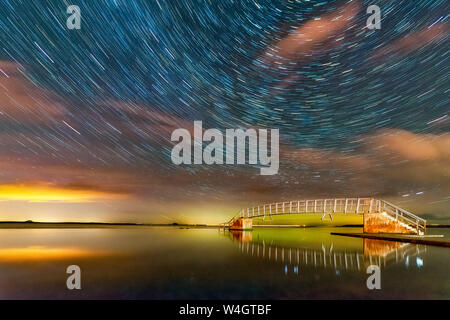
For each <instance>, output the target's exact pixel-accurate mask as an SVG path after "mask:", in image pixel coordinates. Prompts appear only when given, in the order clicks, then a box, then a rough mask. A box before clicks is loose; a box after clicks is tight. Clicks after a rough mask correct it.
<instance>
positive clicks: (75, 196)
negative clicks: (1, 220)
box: [0, 184, 126, 202]
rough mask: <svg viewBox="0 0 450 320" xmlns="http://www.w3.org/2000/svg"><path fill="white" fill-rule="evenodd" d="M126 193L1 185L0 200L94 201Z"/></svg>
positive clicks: (123, 196) (111, 198) (116, 197)
mask: <svg viewBox="0 0 450 320" xmlns="http://www.w3.org/2000/svg"><path fill="white" fill-rule="evenodd" d="M125 197H126V195H124V194H119V193H112V192H103V191H97V190H84V189H65V188H55V187H51V186H45V185H28V184H20V185H14V184H7V185H0V201H5V200H6V201H7V200H12V201H28V202H54V201H56V202H93V201H96V200H115V199H123V198H125Z"/></svg>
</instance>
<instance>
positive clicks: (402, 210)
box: [380, 200, 426, 222]
mask: <svg viewBox="0 0 450 320" xmlns="http://www.w3.org/2000/svg"><path fill="white" fill-rule="evenodd" d="M380 201H382V202H384V203H386V204H388V205H390V206H391V207H394V208H395V209H398V210H399V211H401V212H403V213H405V214H406V215H407V216H410V217H411V218H412V219H414V220H419V221H422V222H426V220H425V219H423V218H421V217H419V216H416V215H415V214H414V213H411V212H409V211H407V210H405V209H403V208H400V207H399V206H396V205H395V204H392V203H390V202H388V201H386V200H380Z"/></svg>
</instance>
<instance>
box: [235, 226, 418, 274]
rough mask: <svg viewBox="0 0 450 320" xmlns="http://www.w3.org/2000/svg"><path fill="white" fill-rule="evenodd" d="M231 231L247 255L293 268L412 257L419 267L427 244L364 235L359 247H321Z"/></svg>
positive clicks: (355, 265) (359, 266)
mask: <svg viewBox="0 0 450 320" xmlns="http://www.w3.org/2000/svg"><path fill="white" fill-rule="evenodd" d="M244 233H245V232H230V234H231V236H232V238H233V240H234V241H235V242H237V243H238V247H239V250H240V251H241V252H243V253H245V254H247V255H251V256H254V257H259V258H262V259H267V260H271V261H275V262H279V263H284V264H286V267H287V265H288V264H290V265H292V266H293V270H294V272H298V269H299V267H302V266H303V267H314V268H329V269H335V270H362V271H365V270H366V268H367V267H368V266H369V265H377V266H379V267H380V268H385V267H387V266H389V265H395V264H399V263H401V262H404V263H405V264H406V265H408V264H409V263H410V261H411V259H413V258H416V264H417V266H418V267H420V266H421V265H422V264H423V260H422V259H421V258H420V257H418V255H420V254H421V253H424V252H426V246H424V245H416V244H410V243H401V242H392V241H383V240H372V239H363V248H362V252H361V251H353V252H351V251H346V250H342V249H340V250H334V248H333V243H331V245H329V246H328V248H327V247H326V245H324V244H323V243H322V249H312V248H300V247H296V248H295V247H284V246H278V245H275V244H272V243H266V242H265V241H262V242H253V241H252V240H251V233H250V232H247V234H246V235H244Z"/></svg>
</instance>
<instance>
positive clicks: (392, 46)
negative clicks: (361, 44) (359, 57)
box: [372, 22, 449, 63]
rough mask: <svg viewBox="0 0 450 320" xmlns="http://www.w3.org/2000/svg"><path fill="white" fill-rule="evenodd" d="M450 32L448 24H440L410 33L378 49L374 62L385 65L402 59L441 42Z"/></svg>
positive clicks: (373, 57) (373, 56)
mask: <svg viewBox="0 0 450 320" xmlns="http://www.w3.org/2000/svg"><path fill="white" fill-rule="evenodd" d="M448 31H449V28H448V25H447V23H445V22H438V23H436V24H434V25H433V26H430V27H428V28H424V29H421V30H419V31H416V32H413V33H410V34H408V35H406V36H404V37H403V38H401V39H399V40H395V41H393V42H391V43H389V44H387V45H385V46H384V47H382V48H380V49H378V50H377V51H376V52H375V53H374V54H373V55H372V60H374V61H376V62H378V63H383V62H385V61H386V60H387V59H390V58H401V57H403V56H405V55H407V54H409V53H412V52H414V51H417V50H419V49H421V48H423V47H425V46H429V45H431V44H433V43H437V42H439V41H441V40H442V39H444V38H445V37H447V35H448Z"/></svg>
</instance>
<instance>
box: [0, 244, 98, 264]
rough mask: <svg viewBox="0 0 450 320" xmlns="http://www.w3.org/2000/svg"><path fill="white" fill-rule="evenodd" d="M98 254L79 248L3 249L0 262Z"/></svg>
mask: <svg viewBox="0 0 450 320" xmlns="http://www.w3.org/2000/svg"><path fill="white" fill-rule="evenodd" d="M98 255H99V252H97V251H95V252H94V251H90V250H86V249H81V248H75V247H74V248H48V247H41V246H32V247H26V248H4V249H0V261H2V262H5V261H29V260H32V261H35V260H58V259H67V258H81V257H90V256H98Z"/></svg>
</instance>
